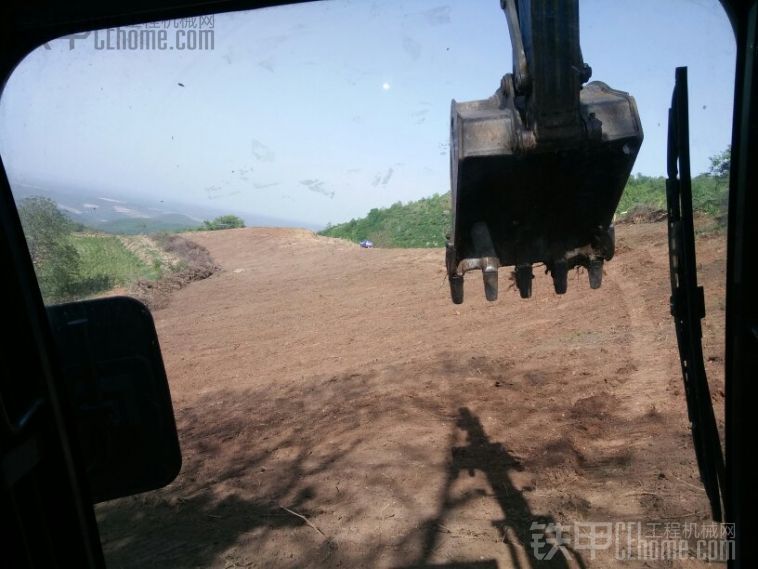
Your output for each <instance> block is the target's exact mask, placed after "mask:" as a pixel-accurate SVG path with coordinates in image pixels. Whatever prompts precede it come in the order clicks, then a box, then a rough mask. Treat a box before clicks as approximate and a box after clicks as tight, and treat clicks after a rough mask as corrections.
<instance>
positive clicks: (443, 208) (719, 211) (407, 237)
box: [321, 174, 728, 247]
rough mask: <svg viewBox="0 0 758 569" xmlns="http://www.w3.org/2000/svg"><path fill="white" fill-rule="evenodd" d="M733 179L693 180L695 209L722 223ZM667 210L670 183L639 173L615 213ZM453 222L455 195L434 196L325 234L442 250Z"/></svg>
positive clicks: (380, 244) (374, 212)
mask: <svg viewBox="0 0 758 569" xmlns="http://www.w3.org/2000/svg"><path fill="white" fill-rule="evenodd" d="M727 191H728V180H727V178H725V177H717V176H711V175H708V174H701V175H699V176H696V177H695V178H693V179H692V194H693V203H694V207H695V210H696V211H699V212H701V213H704V214H708V215H710V216H713V217H714V218H715V219H716V221H717V222H719V223H721V222H723V218H724V215H725V212H726V203H727V202H726V198H727ZM639 209H650V210H664V211H665V209H666V179H665V178H663V177H662V176H657V177H652V176H643V175H640V174H638V175H636V176H633V177H631V178H630V179H629V182H628V183H627V186H626V189H625V190H624V194H623V195H622V197H621V201H620V203H619V207H618V209H617V211H616V214H617V216H618V217H619V219H623V218H624V217H625V216H627V215H632V214H634V212H635V211H636V210H639ZM449 224H450V194H449V193H446V194H442V195H439V194H434V195H433V196H432V197H430V198H423V199H420V200H418V201H413V202H408V203H405V204H403V203H400V202H398V203H396V204H393V205H392V206H390V207H388V208H381V209H372V210H371V211H370V212H369V213H368V215H367V216H366V217H362V218H360V219H351V220H350V221H348V222H346V223H340V224H338V225H334V226H330V227H327V228H326V229H324V230H323V231H321V235H326V236H329V237H339V238H342V239H348V240H350V241H354V242H356V243H357V242H359V241H361V240H362V239H370V240H372V241H373V242H374V244H375V245H376V246H377V247H441V246H442V245H443V244H444V242H445V234H446V233H447V232H448V231H449Z"/></svg>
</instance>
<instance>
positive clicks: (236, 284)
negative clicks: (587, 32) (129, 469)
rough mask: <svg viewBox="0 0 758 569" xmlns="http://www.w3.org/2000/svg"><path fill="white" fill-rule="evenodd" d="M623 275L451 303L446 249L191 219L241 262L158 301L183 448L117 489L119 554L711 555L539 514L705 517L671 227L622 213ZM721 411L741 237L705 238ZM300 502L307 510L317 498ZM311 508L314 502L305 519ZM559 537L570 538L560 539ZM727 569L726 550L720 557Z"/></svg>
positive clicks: (373, 557)
mask: <svg viewBox="0 0 758 569" xmlns="http://www.w3.org/2000/svg"><path fill="white" fill-rule="evenodd" d="M617 231H618V233H617V234H618V254H617V256H616V257H615V258H614V259H613V260H612V261H611V262H610V263H609V264H608V265H607V267H606V274H605V278H604V283H603V287H602V288H601V289H600V290H597V291H593V290H590V288H589V284H588V281H587V275H586V274H579V273H577V274H576V275H572V276H571V277H570V280H569V291H568V293H567V294H566V295H564V296H557V295H555V294H554V292H553V290H552V284H551V281H550V280H549V277H548V276H545V275H542V274H539V275H538V276H537V278H536V280H535V284H534V297H533V298H532V299H530V300H521V299H520V298H519V297H518V293H517V292H516V291H515V290H508V289H507V288H508V287H507V284H508V283H507V281H506V273H505V271H504V270H502V271H501V291H500V299H499V300H498V301H497V302H495V303H488V302H486V300H485V299H484V293H483V287H482V284H481V279H480V278H476V276H475V275H473V274H472V275H470V276H469V277H468V278H467V279H466V301H465V303H464V304H463V305H460V306H455V305H453V304H452V303H451V301H450V299H449V294H448V288H447V284H446V283H445V280H444V268H443V257H444V254H443V252H442V251H441V250H439V249H423V250H420V249H419V250H408V249H384V250H383V249H373V250H367V249H361V248H359V247H357V246H355V245H352V244H350V243H347V242H344V241H340V240H335V239H328V238H322V237H317V236H315V235H313V234H312V233H310V232H306V231H301V230H285V229H240V230H230V231H218V232H209V233H193V234H192V235H191V238H192V239H193V240H195V241H197V242H198V243H199V244H201V245H203V246H205V247H207V248H208V250H209V251H210V253H211V255H212V257H213V259H214V261H215V262H216V263H218V264H219V265H220V266H221V267H222V270H221V271H220V272H218V273H216V274H214V275H213V276H212V277H210V278H208V279H206V280H203V281H200V282H196V283H192V284H190V285H189V286H188V287H187V288H185V289H182V290H180V291H178V292H176V293H175V294H174V295H173V296H172V298H171V301H170V303H169V304H168V306H167V307H166V308H164V309H161V310H158V311H157V312H156V313H155V319H156V323H157V328H158V334H159V337H160V340H161V344H162V348H163V353H164V357H165V361H166V367H167V371H168V376H169V381H170V384H171V391H172V396H173V400H174V406H175V410H176V419H177V424H178V429H179V434H180V439H181V444H182V452H183V457H184V465H183V468H182V472H181V474H180V475H179V477H178V478H177V480H176V481H175V482H174V483H172V484H171V485H169V486H168V487H167V488H165V489H162V490H160V491H156V492H151V493H147V494H143V495H139V496H135V497H131V498H126V499H122V500H118V501H115V502H111V503H106V504H103V505H101V506H99V507H98V518H99V520H100V528H101V534H102V540H103V543H104V547H105V550H106V556H107V560H108V562H109V565H110V566H112V567H134V568H144V567H167V568H174V567H175V568H180V567H181V568H188V567H217V568H230V567H277V568H279V567H282V568H306V567H312V568H316V567H347V568H351V567H360V568H363V567H380V568H385V567H386V568H390V567H394V568H407V567H419V568H420V567H438V568H443V567H444V568H479V569H489V568H495V567H499V568H501V569H505V568H511V567H517V568H526V567H551V568H553V567H555V568H563V567H565V568H569V567H598V568H602V567H701V566H705V565H706V564H705V563H703V562H701V561H696V560H685V561H673V562H669V561H647V562H644V563H643V562H640V561H632V562H630V561H618V560H616V559H615V558H614V557H615V556H616V554H615V553H614V549H613V547H611V548H610V549H607V550H602V551H599V552H596V553H595V554H592V552H591V551H588V550H586V549H584V548H582V547H581V546H580V544H578V543H576V542H575V541H571V542H570V543H567V544H566V545H568V546H570V547H566V548H564V549H562V550H559V551H558V552H557V553H556V554H555V555H554V556H553V557H552V559H549V560H548V559H542V560H541V559H539V557H540V556H541V553H539V551H542V552H546V550H545V549H542V550H538V551H537V552H535V550H534V549H533V548H532V546H531V542H532V527H533V526H532V524H533V523H538V524H550V523H559V524H562V525H563V527H564V528H569V533H571V532H570V530H571V528H572V527H573V524H575V523H576V522H588V521H589V522H609V521H612V522H636V521H640V522H643V523H644V524H648V523H658V524H659V525H658V526H657V527H658V533H659V534H660V533H661V530H662V528H663V527H664V525H665V526H666V527H668V525H669V524H675V523H679V524H682V525H683V524H685V523H688V522H698V521H701V520H706V519H707V518H708V505H707V501H706V499H705V494H704V492H703V490H702V488H701V486H700V484H699V481H698V476H697V472H696V466H695V457H694V453H693V450H692V445H691V442H690V434H689V426H688V422H687V416H686V410H685V403H684V396H683V392H682V386H681V374H680V369H679V363H678V357H677V350H676V339H675V336H674V329H673V325H672V321H671V317H670V315H669V307H668V299H669V282H668V261H667V256H666V255H667V250H666V226H665V224H662V223H654V224H641V225H627V226H622V227H619V228H618V230H617ZM698 254H699V259H698V260H699V264H700V265H701V269H700V271H701V272H700V281H701V283H702V284H704V285H705V288H706V297H707V298H706V303H707V313H708V316H707V318H706V320H705V330H704V334H705V338H704V343H705V355H706V358H707V370H708V372H709V378H710V381H711V385H712V391H713V397H714V403H715V405H716V407H717V412H718V413H719V417H720V416H721V408H722V407H723V390H722V387H723V370H722V368H723V346H722V337H723V299H724V283H723V280H724V278H723V269H724V255H725V245H724V238H723V236H710V237H704V238H702V239H700V244H699V249H698ZM301 516H302V517H301ZM306 520H307V521H306ZM546 549H550V546H548V547H547V548H546ZM709 566H712V565H709Z"/></svg>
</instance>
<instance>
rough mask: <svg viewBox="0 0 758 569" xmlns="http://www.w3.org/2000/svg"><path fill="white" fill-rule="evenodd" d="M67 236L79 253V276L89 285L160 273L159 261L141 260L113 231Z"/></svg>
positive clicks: (106, 285)
mask: <svg viewBox="0 0 758 569" xmlns="http://www.w3.org/2000/svg"><path fill="white" fill-rule="evenodd" d="M71 240H72V244H73V245H74V248H75V249H76V251H77V253H79V259H80V266H79V272H80V275H81V279H82V281H83V282H88V283H90V284H91V286H90V288H91V287H92V286H95V287H97V286H98V285H99V287H101V288H100V291H101V290H106V289H107V288H111V287H113V286H125V285H127V284H129V283H132V282H134V281H136V280H138V279H157V278H159V277H160V276H161V265H160V263H159V262H155V263H152V264H148V263H145V262H143V261H142V260H141V259H139V257H137V255H135V254H134V253H132V252H131V251H129V250H128V249H127V248H126V247H125V246H124V244H123V243H122V242H121V240H120V239H119V238H118V237H116V236H114V235H100V234H84V233H74V234H73V235H72V236H71ZM85 288H87V287H85ZM91 292H99V291H91Z"/></svg>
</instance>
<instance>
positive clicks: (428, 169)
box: [0, 0, 735, 224]
mask: <svg viewBox="0 0 758 569" xmlns="http://www.w3.org/2000/svg"><path fill="white" fill-rule="evenodd" d="M580 24H581V43H582V51H583V54H584V59H585V61H586V62H587V63H589V64H590V65H591V66H592V68H593V77H592V78H593V79H597V80H601V81H604V82H606V83H608V84H609V85H610V86H611V87H613V88H616V89H621V90H624V91H629V92H630V93H631V94H632V95H634V96H635V98H636V100H637V104H638V107H639V111H640V116H641V119H642V124H643V128H644V131H645V141H644V143H643V146H642V149H641V151H640V155H639V157H638V159H637V162H636V164H635V168H634V171H635V172H641V173H644V174H650V175H662V174H663V173H664V170H665V139H666V117H667V109H668V106H669V102H670V97H671V89H672V86H673V77H674V68H675V67H676V66H678V65H687V66H689V77H690V116H691V137H692V140H691V146H692V166H693V172H695V173H697V172H700V171H704V170H706V169H707V167H708V157H709V156H710V155H713V154H715V153H717V152H719V151H721V150H723V149H724V148H725V147H726V146H727V144H728V143H729V140H730V136H731V135H730V131H731V112H732V88H733V77H734V53H735V47H734V40H733V36H732V33H731V29H730V27H729V24H728V21H727V19H726V16H725V15H724V13H723V11H722V9H721V7H720V5H719V4H718V3H717V2H715V1H705V0H667V1H666V2H661V1H659V0H658V1H653V0H635V1H634V2H630V1H622V0H613V1H610V0H581V1H580ZM171 33H172V34H173V31H172V32H171ZM213 33H214V46H213V49H212V50H205V51H178V50H162V51H150V50H102V49H96V46H95V40H94V37H92V36H90V37H89V38H85V39H81V40H78V41H77V42H76V44H75V49H73V50H70V49H69V41H68V40H65V39H61V40H57V41H54V42H51V44H50V49H43V48H40V49H38V50H36V51H35V52H34V53H32V54H31V55H30V56H29V57H27V59H25V60H24V61H23V62H22V63H21V65H20V66H19V67H18V68H17V69H16V71H15V72H14V74H13V75H12V77H11V79H10V80H9V82H8V84H7V85H6V88H5V90H4V91H3V95H2V100H0V153H2V157H3V160H4V162H5V165H6V168H7V169H8V171H9V175H10V177H11V181H12V183H23V184H30V185H41V186H45V185H49V184H51V183H55V184H58V185H62V186H65V187H75V188H80V189H87V190H90V191H96V192H98V193H101V194H102V195H104V196H111V197H115V198H121V199H123V198H129V197H130V196H134V197H148V198H160V199H166V200H172V201H180V202H186V203H192V204H197V205H203V204H207V205H208V206H209V207H213V208H214V209H222V210H228V211H230V212H235V213H241V214H244V213H257V214H261V215H267V216H274V217H279V218H285V219H294V220H302V221H307V222H309V223H311V224H325V223H326V222H329V221H330V222H339V221H344V220H347V219H350V218H351V217H356V216H361V215H364V214H365V213H366V212H367V211H368V210H369V209H371V208H373V207H381V206H387V205H390V204H392V203H394V202H397V201H408V200H412V199H417V198H420V197H424V196H427V195H431V194H433V193H442V192H446V191H447V190H448V189H449V183H450V182H449V156H448V147H447V143H448V138H449V132H448V128H449V112H450V101H451V99H453V98H455V99H456V100H459V101H462V100H470V99H481V98H486V97H488V96H490V95H491V94H492V93H493V92H494V90H495V89H496V87H497V86H498V84H499V81H500V77H501V76H502V75H503V74H504V73H506V72H509V71H510V70H511V51H510V40H509V37H508V29H507V25H506V21H505V17H504V15H503V13H502V11H501V10H500V7H499V2H498V0H458V1H447V2H446V1H444V0H432V1H426V0H406V1H398V2H393V1H386V2H378V1H377V2H373V3H372V2H367V1H350V2H348V1H344V0H338V1H334V2H317V3H313V4H306V5H299V6H287V7H281V8H271V9H264V10H256V11H250V12H238V13H232V14H224V15H216V17H215V19H214V23H213ZM179 83H181V84H182V85H183V86H180V85H179Z"/></svg>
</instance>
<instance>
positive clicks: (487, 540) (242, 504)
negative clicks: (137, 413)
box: [97, 353, 655, 569]
mask: <svg viewBox="0 0 758 569" xmlns="http://www.w3.org/2000/svg"><path fill="white" fill-rule="evenodd" d="M472 362H473V363H472ZM552 365H553V367H548V366H545V367H544V369H539V370H535V369H532V368H529V369H519V368H518V366H515V365H514V364H513V363H512V362H509V361H500V360H498V361H493V360H486V359H485V358H477V359H474V360H471V359H469V358H467V357H466V356H464V355H461V354H450V353H442V354H438V356H437V357H436V359H435V360H434V361H431V362H430V361H423V362H417V363H414V362H406V363H404V364H398V365H395V366H390V367H384V368H381V369H366V370H361V371H360V372H355V373H343V374H340V375H334V376H330V377H314V378H307V379H303V378H301V377H297V378H293V379H292V380H291V381H289V382H283V383H282V384H279V385H276V386H265V387H260V388H249V389H244V390H243V389H240V390H231V389H219V390H216V391H211V392H208V393H206V394H202V395H198V396H197V397H196V398H194V399H192V400H191V401H190V402H189V403H188V404H186V405H184V406H179V408H178V409H177V410H176V416H177V423H178V427H179V432H180V439H181V444H182V450H183V456H184V466H183V469H182V472H181V474H180V475H179V477H178V478H177V480H176V481H175V482H174V483H173V484H171V485H170V486H168V487H167V488H164V489H162V490H159V491H156V492H151V493H147V494H143V495H140V496H134V497H130V498H125V499H121V500H117V501H114V502H109V503H105V504H101V505H100V506H98V508H97V513H98V520H99V523H100V529H101V537H102V540H103V544H104V549H105V552H106V559H107V561H108V566H109V567H135V568H136V567H139V568H144V567H162V568H180V567H181V568H186V567H224V568H228V567H284V568H296V567H297V568H304V567H388V568H389V567H404V568H405V567H417V568H421V567H429V568H433V567H440V568H442V567H445V568H447V569H453V568H456V567H459V568H471V569H489V568H494V567H501V569H502V568H505V567H511V566H512V567H517V568H519V569H526V568H528V567H534V568H557V569H560V568H568V567H584V561H583V560H582V558H581V557H580V556H579V555H578V554H576V553H575V552H572V551H571V550H570V549H567V548H563V549H558V550H557V551H555V552H553V555H552V556H550V557H549V558H543V557H542V555H541V553H546V551H545V549H544V548H543V550H541V551H540V550H535V549H533V548H532V547H531V545H530V544H531V542H532V540H533V539H534V537H533V527H534V524H545V525H547V524H550V523H553V522H555V521H556V519H555V517H554V514H555V513H556V512H555V511H552V514H553V515H549V514H544V515H543V514H541V513H539V512H535V511H534V506H533V504H534V501H533V500H532V499H527V497H526V496H525V492H530V491H532V490H533V488H524V487H523V485H521V484H515V483H514V482H513V477H514V474H515V473H518V472H521V471H523V470H524V465H526V466H527V467H528V468H530V469H534V470H535V471H536V469H539V471H540V473H543V472H545V473H547V475H549V476H551V477H552V479H551V480H552V482H555V481H556V480H558V479H559V478H558V477H559V476H560V475H561V473H562V472H564V471H570V473H571V475H572V476H573V477H574V478H576V472H578V471H580V470H581V471H583V472H584V471H587V473H586V478H587V479H590V478H591V477H592V469H596V470H598V472H597V476H598V478H602V479H603V480H606V479H609V478H616V479H626V478H628V472H627V470H628V467H629V464H630V462H631V458H628V457H627V456H626V454H625V455H624V456H622V457H620V458H619V457H616V456H615V455H613V456H607V457H602V456H593V457H590V458H587V457H584V456H582V455H578V456H579V458H577V454H578V451H575V450H574V449H576V448H577V446H579V445H575V444H574V442H572V437H574V438H576V437H592V438H595V439H597V438H599V437H600V434H599V426H598V425H597V424H596V423H598V422H602V421H608V422H609V423H610V422H613V421H611V419H610V415H609V413H610V412H611V408H610V407H608V405H607V404H604V405H606V407H603V409H601V410H600V411H599V410H598V408H597V406H593V407H592V408H591V409H588V410H586V411H587V412H586V413H585V412H584V411H585V410H584V409H583V408H582V407H581V406H579V407H577V405H576V403H577V402H572V401H571V400H570V398H567V397H566V396H565V391H564V390H565V381H563V380H562V379H561V378H562V377H563V375H565V370H564V369H563V368H561V367H560V364H552ZM472 369H473V370H477V371H475V372H472ZM525 394H528V396H527V395H525ZM585 400H586V399H581V400H580V401H585ZM535 402H538V404H539V406H540V410H541V414H539V416H537V415H538V414H535V413H534V408H535V407H534V406H535ZM503 409H507V410H508V411H507V413H505V412H503ZM474 410H476V412H474ZM606 411H607V413H608V414H606ZM493 417H494V419H493ZM484 418H487V419H488V421H489V422H486V421H485V422H484V424H483V419H484ZM548 419H550V420H548ZM650 420H651V421H655V419H654V418H653V419H650ZM551 421H552V422H551ZM485 425H490V427H491V428H494V427H493V425H496V426H497V433H488V432H486V430H485ZM546 425H552V426H551V427H549V428H548V427H547V426H546ZM596 427H597V428H596ZM609 432H610V431H609ZM505 433H507V439H508V443H509V444H508V447H507V448H506V446H505V444H503V443H500V442H497V440H498V439H500V440H503V438H504V434H505ZM616 434H617V433H616ZM460 441H464V444H458V442H460ZM560 441H568V442H567V443H566V444H565V445H564V446H565V447H566V448H569V449H572V452H568V451H567V452H565V453H563V454H561V453H560V452H557V451H555V448H557V446H560V445H559V443H560ZM556 445H557V446H556ZM551 449H553V450H551ZM614 452H615V451H614ZM624 452H627V453H628V451H626V450H625V451H624ZM548 459H549V460H550V461H551V462H546V461H547V460H548ZM588 469H589V470H588ZM471 475H477V476H478V477H479V478H477V480H480V479H481V484H480V488H479V489H476V490H471V491H464V492H463V493H462V494H461V493H457V494H456V493H453V492H451V490H452V488H453V486H454V485H455V484H459V483H460V482H461V480H463V479H468V477H470V476H471ZM583 476H584V474H583ZM564 494H566V495H568V494H569V493H568V492H565V493H564ZM475 499H479V500H482V501H484V502H486V503H487V504H490V506H489V509H488V510H487V511H488V512H490V513H492V514H494V517H493V516H491V515H489V514H486V516H489V517H484V518H483V516H485V514H482V515H478V514H476V515H474V516H473V517H471V516H470V514H467V515H469V517H466V516H461V515H460V513H459V512H460V511H461V510H462V509H465V508H467V507H470V506H471V504H472V503H473V502H472V501H473V500H475ZM542 504H543V506H542V507H543V508H544V501H543V502H542ZM451 516H455V517H456V519H457V520H458V523H459V524H463V525H464V526H465V524H467V523H469V521H473V522H476V523H478V524H479V525H480V526H481V528H480V529H478V530H477V531H476V532H472V533H471V534H470V535H468V534H464V533H462V532H461V531H460V530H456V532H451V531H450V530H444V529H442V530H441V528H445V520H446V519H448V518H449V517H451ZM461 520H462V521H461ZM557 521H562V520H557ZM547 549H550V548H549V547H548V548H547ZM443 550H444V553H443ZM496 558H497V559H496ZM503 560H509V561H506V562H504V561H503Z"/></svg>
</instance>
